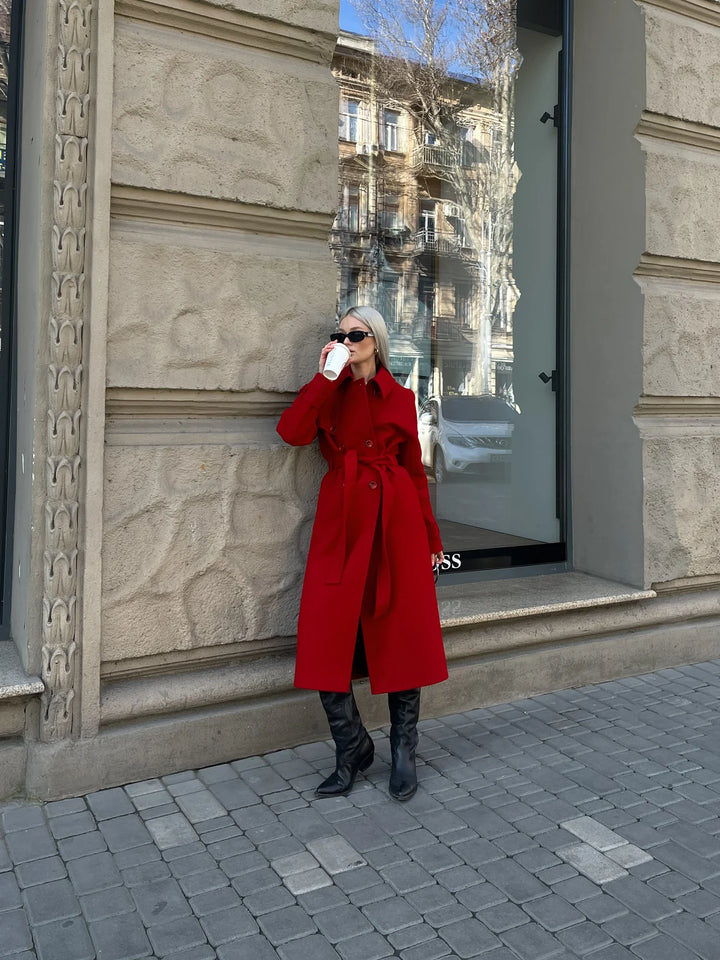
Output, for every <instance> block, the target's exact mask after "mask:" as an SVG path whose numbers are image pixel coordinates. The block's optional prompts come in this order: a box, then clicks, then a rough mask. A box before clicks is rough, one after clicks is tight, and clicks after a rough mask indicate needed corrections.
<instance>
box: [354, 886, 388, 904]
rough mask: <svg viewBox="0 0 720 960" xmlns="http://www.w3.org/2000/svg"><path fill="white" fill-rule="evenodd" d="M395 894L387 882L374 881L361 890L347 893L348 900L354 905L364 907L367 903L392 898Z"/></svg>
mask: <svg viewBox="0 0 720 960" xmlns="http://www.w3.org/2000/svg"><path fill="white" fill-rule="evenodd" d="M394 896H396V894H395V890H394V889H393V888H392V887H391V886H390V884H389V883H375V884H373V886H371V887H363V889H362V890H354V891H353V892H352V893H350V894H349V898H350V902H351V903H352V904H353V906H356V907H366V906H367V905H368V904H369V903H380V901H381V900H392V898H393V897H394Z"/></svg>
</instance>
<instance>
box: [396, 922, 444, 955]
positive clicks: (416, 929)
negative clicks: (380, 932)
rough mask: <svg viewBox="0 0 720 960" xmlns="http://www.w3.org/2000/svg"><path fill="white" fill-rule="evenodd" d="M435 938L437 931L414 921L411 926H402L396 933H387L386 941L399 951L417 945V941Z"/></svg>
mask: <svg viewBox="0 0 720 960" xmlns="http://www.w3.org/2000/svg"><path fill="white" fill-rule="evenodd" d="M436 938H437V932H436V931H435V930H434V929H433V927H431V926H429V925H428V924H425V923H415V924H413V926H412V927H404V928H403V929H402V930H398V931H397V932H396V933H390V934H388V942H389V943H391V944H392V946H393V947H395V949H396V950H399V951H401V952H402V951H403V950H407V949H409V948H410V947H414V946H417V945H418V944H419V943H426V942H427V941H428V940H435V939H436Z"/></svg>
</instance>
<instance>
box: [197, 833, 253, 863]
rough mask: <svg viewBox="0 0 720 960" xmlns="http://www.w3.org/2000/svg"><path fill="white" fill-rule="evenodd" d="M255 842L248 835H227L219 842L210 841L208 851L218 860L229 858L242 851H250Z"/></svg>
mask: <svg viewBox="0 0 720 960" xmlns="http://www.w3.org/2000/svg"><path fill="white" fill-rule="evenodd" d="M252 850H253V843H251V841H250V840H249V838H247V837H237V836H235V837H226V838H225V839H224V840H218V841H217V842H208V846H207V851H208V853H209V854H210V855H211V856H213V857H214V858H215V859H216V860H227V859H228V858H229V857H236V856H239V855H240V854H242V853H250V852H251V851H252Z"/></svg>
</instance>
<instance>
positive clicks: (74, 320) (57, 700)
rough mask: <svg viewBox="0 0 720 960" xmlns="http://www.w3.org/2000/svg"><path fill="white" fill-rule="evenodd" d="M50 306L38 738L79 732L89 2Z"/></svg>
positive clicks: (62, 64)
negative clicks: (41, 689)
mask: <svg viewBox="0 0 720 960" xmlns="http://www.w3.org/2000/svg"><path fill="white" fill-rule="evenodd" d="M56 6H57V17H58V50H57V57H58V67H57V88H56V90H57V92H56V113H55V170H54V180H53V189H54V214H53V227H52V251H53V273H52V280H51V283H52V300H51V311H50V317H49V322H48V336H49V348H50V349H49V365H48V397H47V399H48V414H47V459H46V478H47V479H46V502H45V553H44V575H43V611H42V615H43V632H42V641H43V646H42V679H43V682H44V684H45V693H44V694H43V697H42V713H41V737H42V739H43V740H45V741H55V740H62V739H65V738H67V737H69V736H70V735H71V734H72V732H73V721H74V713H75V709H74V700H75V684H76V676H77V670H78V663H79V656H80V651H79V643H80V638H79V634H78V624H77V609H78V603H77V599H78V598H77V590H78V522H79V513H80V474H81V457H80V432H81V424H82V378H83V363H82V360H83V321H84V316H85V279H86V277H85V270H86V256H85V240H86V223H87V188H88V132H89V131H88V126H89V107H90V96H91V93H90V57H91V30H92V15H93V6H94V4H93V0H57V4H56Z"/></svg>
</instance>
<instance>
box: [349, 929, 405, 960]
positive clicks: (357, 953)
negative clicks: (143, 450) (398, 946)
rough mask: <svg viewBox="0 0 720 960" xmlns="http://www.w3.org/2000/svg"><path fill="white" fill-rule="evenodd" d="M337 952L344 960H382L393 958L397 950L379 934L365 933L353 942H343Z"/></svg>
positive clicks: (353, 939)
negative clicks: (383, 959)
mask: <svg viewBox="0 0 720 960" xmlns="http://www.w3.org/2000/svg"><path fill="white" fill-rule="evenodd" d="M337 952H338V953H339V954H340V956H341V957H342V958H343V960H382V958H383V957H390V956H392V955H393V954H394V953H395V949H394V947H393V946H392V944H391V943H389V942H388V941H387V940H386V939H385V938H384V937H381V936H380V934H379V933H363V934H362V935H361V936H359V937H353V938H352V939H351V940H343V941H342V942H341V943H339V944H338V945H337Z"/></svg>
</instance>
